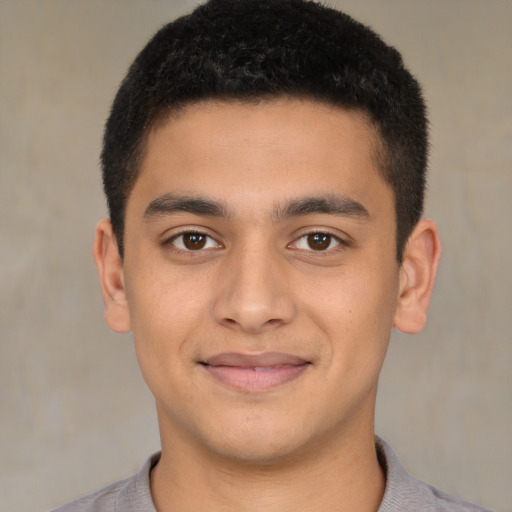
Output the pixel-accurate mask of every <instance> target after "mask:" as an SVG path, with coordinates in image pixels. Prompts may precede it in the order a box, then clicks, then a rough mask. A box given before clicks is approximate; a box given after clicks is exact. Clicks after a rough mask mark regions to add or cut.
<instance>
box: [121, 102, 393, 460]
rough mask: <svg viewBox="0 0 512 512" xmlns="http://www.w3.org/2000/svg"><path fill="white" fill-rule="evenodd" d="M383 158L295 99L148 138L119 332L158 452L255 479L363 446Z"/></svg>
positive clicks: (384, 236)
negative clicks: (291, 461) (150, 408)
mask: <svg viewBox="0 0 512 512" xmlns="http://www.w3.org/2000/svg"><path fill="white" fill-rule="evenodd" d="M376 142H377V139H376V135H375V132H374V129H373V128H372V126H371V124H370V123H369V122H368V121H367V120H366V119H365V117H364V116H363V115H362V114H360V113H357V112H349V111H345V110H341V109H339V108H335V107H329V106H326V105H323V104H320V103H316V102H311V101H299V100H291V99H280V100H275V101H271V102H270V101H269V102H263V103H261V104H258V105H248V104H242V103H237V102H227V103H220V102H208V103H201V104H197V105H194V106H191V107H189V108H188V109H186V110H185V111H184V112H183V113H181V114H180V115H179V116H177V117H175V118H172V119H169V120H167V121H166V122H163V123H162V124H160V125H159V126H158V127H156V128H155V129H154V130H153V131H152V132H151V133H150V135H149V139H148V142H147V151H146V155H145V159H144V162H143V165H142V169H141V174H140V177H139V178H138V181H137V182H136V184H135V186H134V188H133V191H132V192H131V195H130V197H129V200H128V203H127V210H126V231H125V259H124V263H123V268H122V273H121V278H120V282H121V284H120V286H122V288H123V290H124V293H125V295H126V328H125V329H121V330H126V329H128V328H131V330H132V331H133V337H134V340H135V346H136V351H137V357H138V360H139V363H140V366H141V369H142V373H143V375H144V378H145V380H146V382H147V384H148V386H149V388H150V389H151V391H152V393H153V394H154V396H155V398H156V403H157V408H158V413H159V421H160V427H161V434H162V440H163V443H164V444H165V443H166V440H169V439H171V438H179V439H180V442H181V443H183V442H184V443H185V445H187V443H188V445H189V446H192V445H194V446H196V447H200V449H202V450H206V451H208V452H210V453H212V454H216V455H219V456H223V457H228V458H229V457H231V458H235V459H237V460H250V461H259V462H265V461H275V460H277V459H278V458H280V457H281V458H283V457H290V456H293V455H294V454H298V453H300V452H304V451H307V450H309V449H313V447H315V448H314V449H318V447H319V446H323V445H325V446H328V445H329V443H330V444H332V443H334V442H338V441H339V440H341V439H345V440H347V439H351V436H355V435H357V433H358V432H361V431H363V430H364V431H367V430H371V429H372V428H373V413H374V400H375V394H376V389H377V379H378V375H379V371H380V369H381V365H382V363H383V360H384V355H385V352H386V348H387V344H388V339H389V336H390V331H391V328H392V326H393V322H394V317H395V313H396V308H397V301H398V297H399V293H400V292H399V282H400V268H399V266H398V264H397V261H396V254H395V231H396V230H395V214H394V200H393V193H392V191H391V189H390V187H389V186H388V185H387V184H386V183H385V181H384V180H383V179H382V177H381V176H380V174H379V172H378V168H377V163H376V159H375V151H374V149H375V147H376ZM118 330H120V329H118Z"/></svg>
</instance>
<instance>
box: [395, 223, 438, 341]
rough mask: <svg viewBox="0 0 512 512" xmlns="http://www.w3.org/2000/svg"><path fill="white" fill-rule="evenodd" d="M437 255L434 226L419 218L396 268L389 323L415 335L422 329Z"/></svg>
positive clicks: (435, 228) (436, 237)
mask: <svg viewBox="0 0 512 512" xmlns="http://www.w3.org/2000/svg"><path fill="white" fill-rule="evenodd" d="M440 257H441V242H440V240H439V232H438V230H437V227H436V225H435V224H434V222H432V221H431V220H420V221H419V222H418V223H417V224H416V226H415V228H414V230H413V232H412V233H411V235H410V236H409V240H408V241H407V245H406V247H405V250H404V256H403V260H402V265H401V267H400V284H399V296H398V304H397V309H396V312H395V318H394V322H393V325H394V327H396V328H397V329H398V330H400V331H402V332H405V333H408V334H415V333H417V332H419V331H421V330H422V329H423V327H424V326H425V322H426V319H427V309H428V305H429V302H430V297H431V295H432V289H433V288H434V282H435V280H436V272H437V265H438V264H439V258H440Z"/></svg>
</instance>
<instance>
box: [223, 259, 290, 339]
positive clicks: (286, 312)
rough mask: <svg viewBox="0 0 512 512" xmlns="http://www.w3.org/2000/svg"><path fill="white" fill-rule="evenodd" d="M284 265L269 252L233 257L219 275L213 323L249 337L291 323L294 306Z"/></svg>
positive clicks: (224, 263) (282, 260) (226, 262)
mask: <svg viewBox="0 0 512 512" xmlns="http://www.w3.org/2000/svg"><path fill="white" fill-rule="evenodd" d="M280 260H281V261H280ZM285 265H286V262H285V261H284V259H282V258H279V256H275V255H272V253H271V251H265V250H261V249H256V250H250V251H240V252H238V253H236V254H232V255H231V257H230V258H227V259H226V260H225V261H224V262H223V268H222V271H221V272H220V274H219V282H218V288H217V294H216V296H215V301H214V304H213V315H214V318H215V321H216V322H217V323H220V324H221V325H224V326H225V327H229V328H231V329H236V330H240V331H244V332H246V333H249V334H258V333H260V332H263V331H268V330H271V329H275V328H278V327H280V326H283V325H286V324H288V323H290V322H291V321H292V320H293V317H294V316H295V314H296V306H295V303H294V300H293V297H292V293H291V286H290V284H291V283H290V282H289V279H288V278H287V272H286V271H285V268H284V267H285Z"/></svg>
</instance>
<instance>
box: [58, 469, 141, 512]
mask: <svg viewBox="0 0 512 512" xmlns="http://www.w3.org/2000/svg"><path fill="white" fill-rule="evenodd" d="M132 478H133V477H132ZM132 478H127V479H126V480H122V481H120V482H116V483H115V484H112V485H109V486H108V487H105V488H103V489H101V490H99V491H96V492H94V493H92V494H89V495H87V496H84V497H83V498H80V499H78V500H76V501H73V502H71V503H68V504H66V505H63V506H62V507H59V508H56V509H55V510H53V511H52V512H102V511H106V510H108V511H113V510H116V502H117V497H118V496H119V492H120V490H121V489H122V488H123V487H125V486H126V485H127V484H128V485H129V484H130V481H131V480H132Z"/></svg>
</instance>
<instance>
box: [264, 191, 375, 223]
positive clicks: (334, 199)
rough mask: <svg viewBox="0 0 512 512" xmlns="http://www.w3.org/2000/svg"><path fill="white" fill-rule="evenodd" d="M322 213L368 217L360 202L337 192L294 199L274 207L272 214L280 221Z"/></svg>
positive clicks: (360, 217)
mask: <svg viewBox="0 0 512 512" xmlns="http://www.w3.org/2000/svg"><path fill="white" fill-rule="evenodd" d="M322 213H325V214H328V215H336V216H341V217H352V218H355V219H364V220H368V219H370V214H369V213H368V210H367V209H366V208H365V207H364V206H363V205H362V204H361V203H360V202H358V201H355V200H354V199H351V198H349V197H346V196H343V195H338V194H328V195H325V196H315V197H304V198H300V199H294V200H292V201H290V202H288V203H286V204H285V205H283V206H278V207H276V208H274V214H273V216H274V219H275V220H276V221H280V220H285V219H288V218H290V217H303V216H305V215H315V214H322Z"/></svg>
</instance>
